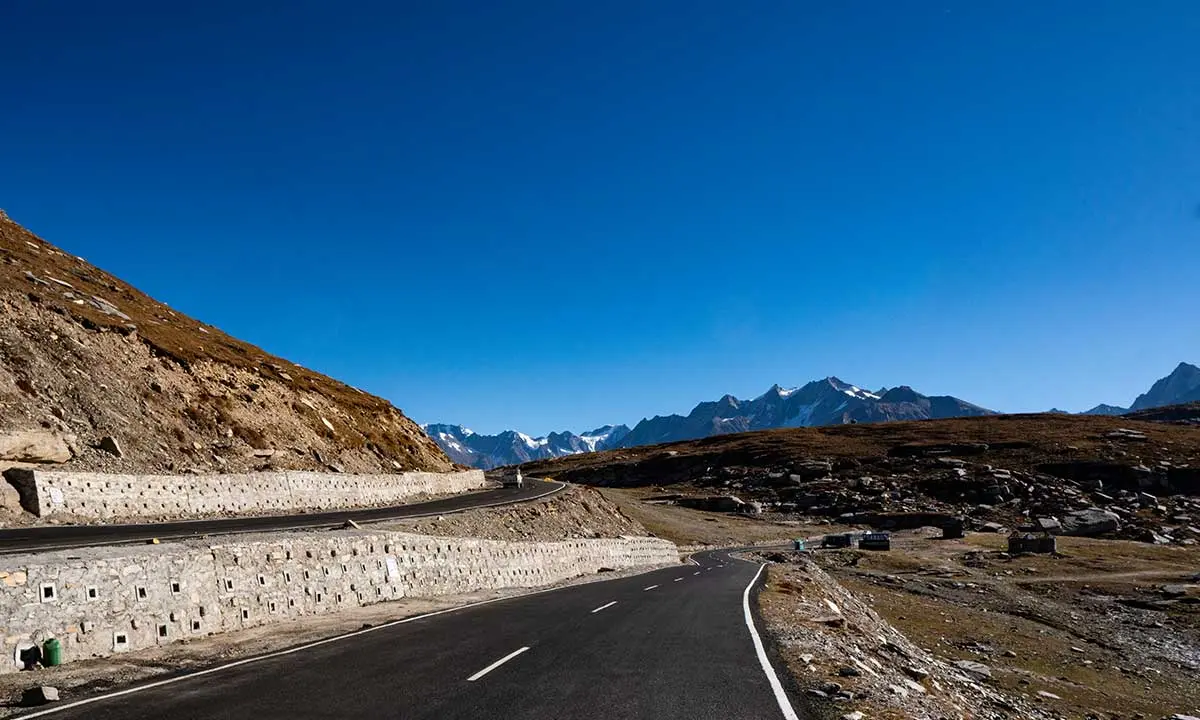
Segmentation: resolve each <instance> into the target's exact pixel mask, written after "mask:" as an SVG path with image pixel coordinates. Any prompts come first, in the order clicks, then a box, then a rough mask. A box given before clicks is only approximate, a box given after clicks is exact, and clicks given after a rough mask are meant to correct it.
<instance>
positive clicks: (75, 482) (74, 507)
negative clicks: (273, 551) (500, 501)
mask: <svg viewBox="0 0 1200 720" xmlns="http://www.w3.org/2000/svg"><path fill="white" fill-rule="evenodd" d="M4 477H5V478H6V479H7V480H8V481H9V482H10V483H11V484H12V485H13V486H14V487H15V488H16V489H17V492H18V493H20V495H21V505H22V506H23V507H24V508H25V509H26V510H28V511H29V512H31V513H33V514H34V515H37V516H39V517H47V516H50V515H55V514H69V515H73V516H75V517H77V518H81V519H94V520H125V519H148V518H198V517H211V516H214V515H219V516H231V515H255V514H264V513H265V514H281V513H288V512H295V511H297V510H337V509H343V508H356V507H374V506H380V505H392V504H396V503H400V502H404V501H405V500H407V499H409V498H411V497H413V496H415V495H421V494H431V495H440V494H447V493H460V492H466V491H468V490H475V489H478V488H481V487H483V485H484V478H483V471H482V470H468V471H464V472H454V473H429V472H408V473H401V474H397V475H342V474H337V473H315V472H291V471H289V472H264V473H249V474H245V475H110V474H104V473H86V472H43V471H41V470H24V469H14V470H8V471H7V472H5V473H4Z"/></svg>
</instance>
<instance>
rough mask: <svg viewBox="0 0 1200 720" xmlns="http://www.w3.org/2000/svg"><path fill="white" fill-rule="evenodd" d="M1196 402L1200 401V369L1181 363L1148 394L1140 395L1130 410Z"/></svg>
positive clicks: (1153, 386)
mask: <svg viewBox="0 0 1200 720" xmlns="http://www.w3.org/2000/svg"><path fill="white" fill-rule="evenodd" d="M1196 401H1200V367H1196V366H1195V365H1192V364H1191V363H1186V362H1181V363H1179V365H1177V366H1176V367H1175V369H1174V370H1172V371H1171V374H1170V375H1168V376H1166V377H1165V378H1162V379H1161V380H1159V381H1158V382H1156V383H1154V385H1152V386H1151V387H1150V390H1149V391H1148V392H1145V393H1143V394H1141V395H1139V396H1138V397H1137V399H1136V400H1134V401H1133V405H1131V406H1130V408H1129V409H1130V410H1146V409H1149V408H1156V407H1162V406H1164V405H1179V404H1182V403H1189V402H1196Z"/></svg>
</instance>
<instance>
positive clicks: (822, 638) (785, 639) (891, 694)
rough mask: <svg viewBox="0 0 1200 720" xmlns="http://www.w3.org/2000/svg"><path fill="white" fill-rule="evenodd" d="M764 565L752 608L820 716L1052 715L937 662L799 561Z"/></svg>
mask: <svg viewBox="0 0 1200 720" xmlns="http://www.w3.org/2000/svg"><path fill="white" fill-rule="evenodd" d="M760 556H761V557H762V558H763V559H766V560H771V561H773V563H774V564H773V565H772V566H771V568H770V571H769V574H768V583H767V586H766V589H765V590H764V591H763V592H762V594H761V595H760V596H759V606H760V608H761V611H762V614H763V618H764V619H765V620H766V622H767V627H768V630H769V632H770V633H771V635H772V636H773V638H774V639H775V641H776V643H777V644H778V645H779V646H780V649H781V653H782V655H783V656H784V661H785V662H786V663H787V665H788V669H789V670H790V671H791V673H792V676H793V677H794V678H795V679H796V681H797V682H798V683H799V684H800V685H801V687H802V688H803V689H804V691H805V692H806V694H807V695H808V696H809V697H810V698H812V700H813V702H814V703H816V704H817V707H818V708H822V709H824V710H826V712H827V714H826V715H824V717H831V718H833V717H841V718H853V719H854V720H862V719H863V718H891V719H895V720H900V719H901V718H903V719H904V720H940V719H941V718H946V717H956V718H980V719H981V720H982V719H985V718H986V719H988V720H993V719H995V720H999V719H1001V718H1012V719H1014V720H1015V719H1016V718H1028V719H1030V720H1033V719H1035V718H1036V719H1039V720H1040V719H1047V720H1048V719H1049V718H1055V717H1059V716H1058V715H1056V714H1054V713H1050V712H1046V711H1045V710H1044V709H1042V708H1039V707H1038V706H1037V704H1036V703H1035V702H1031V701H1029V700H1027V699H1024V698H1020V697H1019V696H1016V695H1013V694H1009V693H1006V692H1004V691H1003V690H1001V689H999V688H996V687H994V686H993V685H992V684H991V683H990V682H989V680H990V674H991V672H990V669H989V668H988V667H987V666H986V665H984V664H983V663H978V662H974V661H971V660H967V661H958V662H954V661H951V660H948V659H945V658H942V657H938V656H937V655H935V654H934V653H931V652H929V651H927V650H925V649H923V648H921V647H919V646H918V645H917V644H915V643H914V642H912V641H911V640H910V639H909V638H908V637H906V636H905V635H904V634H902V633H901V632H899V631H898V630H897V629H896V628H895V627H893V626H892V625H890V624H889V623H888V622H887V621H886V620H885V619H883V618H881V617H880V616H879V615H878V614H877V613H876V612H875V611H874V610H873V609H872V608H871V607H870V606H869V605H868V604H867V603H866V602H864V601H863V600H862V599H861V598H860V597H856V596H855V595H853V594H851V593H850V592H848V591H847V590H846V589H845V588H843V587H842V586H841V585H839V584H838V583H837V582H836V581H834V580H833V579H832V578H831V577H830V576H829V575H827V574H826V573H825V572H824V571H822V570H821V569H820V567H818V566H817V565H816V564H815V563H813V562H812V561H810V560H809V559H807V558H806V557H804V556H802V555H799V554H792V553H786V554H785V553H767V554H760Z"/></svg>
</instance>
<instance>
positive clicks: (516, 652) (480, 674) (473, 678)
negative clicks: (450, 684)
mask: <svg viewBox="0 0 1200 720" xmlns="http://www.w3.org/2000/svg"><path fill="white" fill-rule="evenodd" d="M528 649H529V648H528V647H523V648H521V649H520V650H514V651H513V652H510V653H509V654H507V655H505V656H504V657H502V658H500V659H499V660H497V661H496V662H494V663H492V664H491V665H488V666H487V667H485V668H484V669H482V670H480V671H479V672H477V673H475V674H474V675H472V676H471V677H469V678H467V682H475V681H476V680H478V679H479V678H481V677H483V676H484V675H487V674H488V673H490V672H491V671H493V670H495V669H496V668H498V667H500V666H501V665H503V664H504V663H506V662H508V661H509V660H512V659H513V658H515V657H516V656H518V655H520V654H521V653H523V652H525V651H526V650H528Z"/></svg>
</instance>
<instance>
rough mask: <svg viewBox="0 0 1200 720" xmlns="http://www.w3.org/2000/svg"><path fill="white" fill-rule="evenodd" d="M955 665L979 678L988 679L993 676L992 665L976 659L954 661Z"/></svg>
mask: <svg viewBox="0 0 1200 720" xmlns="http://www.w3.org/2000/svg"><path fill="white" fill-rule="evenodd" d="M954 667H956V668H958V669H959V670H962V671H963V672H965V673H967V674H969V675H974V676H975V677H977V678H982V679H985V680H988V679H991V677H992V669H991V668H990V667H988V666H987V665H984V664H983V663H981V662H976V661H974V660H956V661H954Z"/></svg>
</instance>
